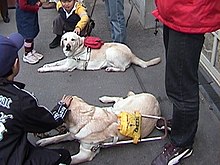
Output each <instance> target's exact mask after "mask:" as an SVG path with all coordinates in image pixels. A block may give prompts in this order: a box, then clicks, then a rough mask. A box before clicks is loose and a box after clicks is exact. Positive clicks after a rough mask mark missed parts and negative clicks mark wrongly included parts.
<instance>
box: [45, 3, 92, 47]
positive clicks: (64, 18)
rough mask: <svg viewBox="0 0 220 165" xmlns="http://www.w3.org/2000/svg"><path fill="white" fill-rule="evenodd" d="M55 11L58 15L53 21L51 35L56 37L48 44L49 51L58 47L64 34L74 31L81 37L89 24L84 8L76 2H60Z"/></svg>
mask: <svg viewBox="0 0 220 165" xmlns="http://www.w3.org/2000/svg"><path fill="white" fill-rule="evenodd" d="M57 10H58V12H59V14H58V15H57V16H56V18H55V19H54V21H53V33H54V34H56V37H55V38H54V40H53V41H52V42H51V43H50V44H49V47H50V48H51V49H53V48H56V47H58V46H59V45H60V40H61V36H62V35H63V34H64V33H65V32H69V31H74V32H75V33H77V34H78V35H82V32H83V30H84V28H85V27H86V25H87V24H88V22H89V16H88V14H87V11H86V7H85V6H84V5H83V4H82V3H80V2H78V1H77V0H61V1H59V2H58V3H57Z"/></svg>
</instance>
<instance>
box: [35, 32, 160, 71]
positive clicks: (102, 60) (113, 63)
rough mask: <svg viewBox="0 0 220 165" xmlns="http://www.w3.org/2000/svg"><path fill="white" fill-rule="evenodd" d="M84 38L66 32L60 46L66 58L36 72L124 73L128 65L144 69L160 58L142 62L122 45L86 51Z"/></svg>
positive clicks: (108, 44)
mask: <svg viewBox="0 0 220 165" xmlns="http://www.w3.org/2000/svg"><path fill="white" fill-rule="evenodd" d="M84 39H85V38H84V37H80V36H78V35H77V34H76V33H74V32H67V33H65V34H64V35H63V36H62V38H61V46H63V52H64V55H65V56H66V58H65V59H63V60H59V61H56V62H53V63H49V64H45V65H43V66H42V67H40V68H39V69H38V72H49V71H73V70H74V69H79V70H98V69H102V68H105V70H106V71H108V72H109V71H125V70H126V69H127V68H128V67H129V66H130V64H132V63H133V64H136V65H139V66H140V67H142V68H146V67H148V66H151V65H156V64H158V63H159V62H160V61H161V58H159V57H158V58H154V59H152V60H149V61H143V60H142V59H140V58H138V57H137V56H135V55H134V54H133V53H132V52H131V50H130V49H129V48H128V47H127V46H126V45H124V44H120V43H104V45H103V46H102V47H101V48H100V49H88V48H87V47H86V46H84Z"/></svg>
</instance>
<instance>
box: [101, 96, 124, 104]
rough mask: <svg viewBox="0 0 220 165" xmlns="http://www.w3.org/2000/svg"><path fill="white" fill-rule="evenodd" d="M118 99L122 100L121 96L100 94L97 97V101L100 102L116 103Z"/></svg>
mask: <svg viewBox="0 0 220 165" xmlns="http://www.w3.org/2000/svg"><path fill="white" fill-rule="evenodd" d="M120 100H123V98H122V97H111V96H102V97H100V98H99V101H101V102H102V103H116V102H118V101H120Z"/></svg>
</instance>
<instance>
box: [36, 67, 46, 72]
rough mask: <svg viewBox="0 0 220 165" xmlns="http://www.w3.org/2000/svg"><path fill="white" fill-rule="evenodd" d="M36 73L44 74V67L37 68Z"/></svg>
mask: <svg viewBox="0 0 220 165" xmlns="http://www.w3.org/2000/svg"><path fill="white" fill-rule="evenodd" d="M37 71H38V72H40V73H42V72H45V71H44V67H40V68H38V69H37Z"/></svg>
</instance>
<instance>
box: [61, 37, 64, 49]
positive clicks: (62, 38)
mask: <svg viewBox="0 0 220 165" xmlns="http://www.w3.org/2000/svg"><path fill="white" fill-rule="evenodd" d="M63 40H64V35H62V37H61V40H60V46H61V47H63Z"/></svg>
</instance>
